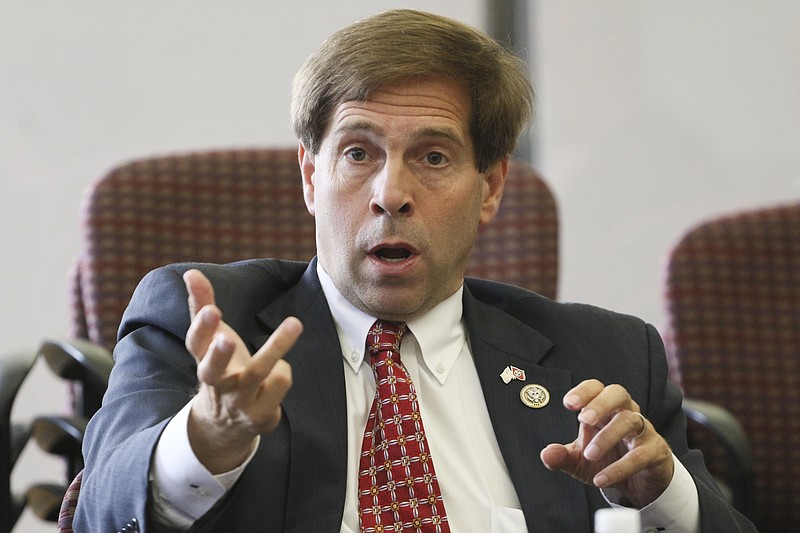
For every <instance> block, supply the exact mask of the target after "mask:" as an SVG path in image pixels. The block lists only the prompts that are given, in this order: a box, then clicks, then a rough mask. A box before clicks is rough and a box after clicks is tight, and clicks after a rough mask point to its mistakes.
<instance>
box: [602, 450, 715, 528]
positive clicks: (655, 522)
mask: <svg viewBox="0 0 800 533" xmlns="http://www.w3.org/2000/svg"><path fill="white" fill-rule="evenodd" d="M672 462H673V464H674V465H675V471H674V473H673V475H672V481H670V483H669V485H668V486H667V488H666V489H665V490H664V492H662V493H661V495H660V496H659V497H658V498H656V499H655V500H654V501H653V502H652V503H650V504H649V505H646V506H645V507H643V508H642V509H641V510H640V511H639V513H640V517H641V520H642V529H643V530H644V531H649V530H650V531H653V530H655V531H669V532H676V533H677V532H681V533H683V532H687V533H699V531H700V497H699V495H698V493H697V486H696V485H695V484H694V479H693V478H692V475H691V474H690V473H689V471H688V470H686V467H685V466H683V463H681V462H680V461H679V460H678V458H677V457H675V454H673V455H672ZM601 492H602V493H603V497H604V498H605V499H606V501H607V502H608V503H609V505H611V507H622V505H619V504H618V503H617V502H618V501H619V492H618V491H617V490H615V489H603V490H601Z"/></svg>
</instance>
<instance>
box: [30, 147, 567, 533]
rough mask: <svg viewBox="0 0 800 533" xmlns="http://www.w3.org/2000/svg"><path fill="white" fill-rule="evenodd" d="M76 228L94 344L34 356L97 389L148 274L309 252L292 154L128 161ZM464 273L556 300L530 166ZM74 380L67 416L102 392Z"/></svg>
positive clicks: (547, 210) (553, 216) (544, 195)
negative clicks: (76, 387) (176, 265)
mask: <svg viewBox="0 0 800 533" xmlns="http://www.w3.org/2000/svg"><path fill="white" fill-rule="evenodd" d="M81 224H82V226H81V233H82V235H83V242H82V248H81V251H80V253H79V254H78V257H77V259H76V261H75V263H74V265H73V269H72V272H71V279H72V290H71V294H72V297H73V302H72V309H73V335H74V337H76V338H78V339H84V340H88V341H91V343H94V345H95V346H94V348H93V349H92V350H91V353H89V352H88V351H87V349H86V348H87V347H86V346H85V344H84V345H82V346H80V347H77V346H75V345H74V343H72V342H65V341H47V342H46V343H45V344H44V345H43V350H44V349H45V348H46V349H47V354H48V356H49V358H48V362H51V367H53V368H54V369H56V368H58V369H60V370H58V372H60V373H61V374H60V375H62V374H63V373H64V372H65V369H71V370H70V371H69V372H68V373H69V374H70V375H73V376H75V375H81V376H93V377H95V378H97V377H99V378H100V380H99V382H100V383H101V384H102V378H103V376H105V379H106V380H107V378H108V371H109V370H110V366H109V367H107V364H106V363H107V362H110V360H111V359H110V357H111V355H110V354H111V351H112V350H113V348H114V345H115V343H116V333H117V328H118V327H119V322H120V318H121V316H122V313H123V311H124V310H125V307H126V306H127V304H128V301H129V299H130V297H131V294H132V293H133V291H134V289H135V287H136V285H137V284H138V282H139V280H140V279H141V278H142V277H143V276H144V275H145V274H146V273H147V272H148V271H150V270H152V269H153V268H156V267H158V266H161V265H165V264H168V263H173V262H177V261H205V262H214V263H225V262H230V261H235V260H239V259H246V258H252V257H277V258H283V259H297V260H309V259H311V258H312V257H313V256H314V254H315V251H316V245H315V235H314V218H313V217H312V216H311V215H309V214H308V212H307V211H306V209H305V205H304V203H303V193H302V183H301V177H300V170H299V166H298V162H297V150H296V148H278V149H237V150H215V151H198V152H191V153H184V154H177V155H166V156H159V157H152V158H145V159H139V160H135V161H131V162H129V163H126V164H123V165H121V166H119V167H117V168H114V169H112V170H111V171H110V172H109V173H108V174H107V175H105V176H104V177H102V178H101V179H100V180H99V181H97V182H95V183H94V184H93V185H92V186H91V187H90V188H89V190H88V192H87V195H86V198H85V202H84V204H83V209H82V222H81ZM467 274H468V275H474V276H481V277H486V278H490V279H496V280H500V281H505V282H508V283H514V284H517V285H521V286H524V287H527V288H529V289H532V290H534V291H537V292H539V293H541V294H544V295H545V296H548V297H551V298H554V297H555V296H556V282H557V276H558V214H557V208H556V203H555V199H554V197H553V194H552V193H551V191H550V189H549V187H548V185H547V184H546V183H545V182H544V181H543V180H542V178H541V177H540V176H539V175H538V174H537V173H536V172H535V171H534V170H533V169H532V168H531V167H530V166H528V165H526V164H523V163H520V162H517V161H513V162H512V163H511V166H510V172H509V177H508V181H507V185H506V190H505V194H504V197H503V203H502V205H501V209H500V212H499V213H498V216H497V218H496V220H495V221H493V222H492V223H491V224H489V225H486V226H483V227H481V228H480V230H479V235H478V238H477V241H476V245H475V249H474V252H473V258H472V262H471V264H470V266H469V270H468V272H467ZM103 359H105V360H106V363H104V362H103ZM77 381H78V382H80V383H81V384H82V386H83V391H81V392H80V393H79V394H78V395H77V396H76V398H82V399H83V400H82V402H81V403H82V407H81V408H80V409H76V410H80V411H81V412H82V413H83V414H84V415H85V416H87V417H88V416H91V414H93V412H94V410H96V409H97V407H98V406H99V404H97V403H96V402H98V401H99V397H98V396H96V395H95V392H99V394H101V395H102V392H103V391H104V387H102V386H100V387H98V386H97V382H98V380H97V379H95V380H93V381H88V380H77ZM87 388H90V389H91V390H89V391H88V392H89V393H88V394H87V390H86V389H87ZM67 508H69V507H68V506H67ZM65 523H66V522H65Z"/></svg>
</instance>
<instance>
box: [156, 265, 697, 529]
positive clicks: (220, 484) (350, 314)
mask: <svg viewBox="0 0 800 533" xmlns="http://www.w3.org/2000/svg"><path fill="white" fill-rule="evenodd" d="M318 274H319V278H320V281H321V283H322V288H323V291H324V293H325V297H326V299H327V301H328V304H329V306H330V309H331V313H332V315H333V318H334V322H335V323H336V328H337V332H338V334H339V342H340V344H341V348H342V355H343V365H344V370H345V372H344V374H345V385H346V390H347V413H348V415H347V416H348V419H347V431H348V456H347V487H346V495H345V507H344V515H343V520H342V527H341V533H357V532H358V495H357V487H358V465H359V460H360V453H361V443H362V440H363V433H364V428H365V426H366V420H367V417H368V416H369V411H370V408H371V406H372V400H373V398H374V395H375V379H374V377H373V374H372V369H371V368H370V365H369V358H368V357H365V351H366V350H365V341H366V337H367V332H368V331H369V329H370V327H371V326H372V324H373V323H374V321H375V318H374V317H371V316H369V315H367V314H365V313H363V312H361V311H360V310H358V309H356V308H355V307H353V306H352V305H351V304H350V303H349V302H347V300H345V299H344V297H343V296H342V295H341V293H339V291H338V290H337V289H336V288H335V286H334V285H333V282H332V280H331V279H330V277H329V276H328V275H327V274H326V273H325V272H324V271H323V270H322V268H321V267H318ZM462 296H463V287H462V288H461V289H459V290H458V291H457V292H456V293H455V294H453V295H452V296H451V297H450V298H448V299H446V300H445V301H443V302H441V303H440V304H439V305H438V306H436V307H435V308H434V309H432V310H431V311H430V312H429V313H427V314H426V315H425V316H424V317H421V318H419V319H417V320H412V321H410V322H408V331H407V333H406V335H405V336H404V337H403V341H402V344H401V352H400V354H401V360H402V362H403V364H404V365H405V367H406V369H407V370H408V372H409V374H410V376H411V379H412V381H413V382H414V385H415V387H416V390H417V395H418V397H419V404H420V411H421V414H422V420H423V424H424V427H425V430H426V434H427V436H428V445H429V447H430V449H431V456H432V459H433V463H434V467H435V469H436V474H437V476H438V478H439V485H440V487H441V490H442V499H443V501H444V505H445V509H446V512H447V516H448V520H449V522H450V527H451V530H452V531H454V532H469V531H475V532H481V533H485V532H492V533H497V532H503V533H516V532H519V533H523V532H526V531H528V528H527V525H526V523H525V518H524V516H523V514H522V511H521V506H520V504H519V500H518V498H517V495H516V492H515V490H514V487H513V484H512V483H511V479H510V477H509V475H508V471H507V469H506V465H505V463H504V461H503V458H502V456H501V453H500V449H499V446H498V444H497V440H496V439H495V437H494V431H493V429H492V425H491V420H490V419H489V414H488V411H487V409H486V405H485V402H484V400H483V394H482V390H481V385H480V382H479V379H478V374H477V371H476V369H475V365H474V363H473V360H472V354H471V352H470V348H469V342H468V337H467V333H466V330H465V328H464V324H463V322H462V319H461V318H462ZM498 379H499V378H498ZM190 406H191V402H190V403H189V404H187V406H186V407H185V408H184V409H183V410H182V411H181V412H180V413H179V414H178V415H176V417H175V418H173V420H172V421H170V423H169V424H168V425H167V427H166V429H165V431H164V433H163V434H162V436H161V439H160V441H159V444H158V446H157V448H156V453H155V458H154V462H153V468H152V471H151V479H152V480H153V483H152V487H153V500H154V514H155V518H156V520H157V521H158V522H159V523H162V524H163V525H169V526H171V527H178V528H183V529H187V528H188V527H189V526H190V525H191V524H192V523H193V522H194V521H195V520H197V519H198V518H200V517H201V516H202V515H203V514H204V513H205V512H207V511H208V510H209V509H210V508H211V507H212V506H213V505H214V504H215V503H216V502H217V501H218V500H219V499H220V498H221V497H222V496H223V495H224V494H225V492H226V491H227V490H228V489H229V488H230V487H232V486H233V484H234V483H235V482H236V480H237V479H238V477H239V475H240V474H241V472H242V470H243V469H244V467H245V466H246V465H247V463H248V462H249V459H248V460H247V461H246V462H245V464H243V465H242V466H241V467H239V468H238V469H236V470H234V471H231V472H228V473H225V474H222V475H219V476H212V475H211V474H210V473H209V472H208V471H207V470H206V469H205V468H204V467H203V466H202V465H201V464H200V463H199V462H198V461H197V459H196V458H195V456H194V454H193V453H192V450H191V446H190V444H189V442H188V435H187V431H186V422H187V419H188V412H189V409H190ZM453 413H458V416H453ZM465 415H466V416H465ZM266 438H268V437H266ZM256 447H257V446H254V452H255V449H256ZM251 457H252V455H251ZM531 460H534V461H535V460H539V458H538V456H536V455H532V456H531ZM674 462H675V475H674V477H673V480H672V483H671V484H670V486H669V487H668V488H667V490H666V491H665V492H664V493H663V494H662V495H661V496H660V497H659V498H658V499H657V500H656V501H655V502H653V503H651V504H650V505H648V506H647V507H646V508H645V509H643V510H642V511H641V517H642V524H643V526H648V525H653V526H658V527H663V528H666V530H667V531H675V532H684V531H686V532H691V531H699V502H698V496H697V489H696V487H695V485H694V481H693V480H692V478H691V475H690V474H689V473H688V472H687V471H686V469H685V468H684V467H683V466H682V465H681V463H680V461H678V460H677V459H675V460H674ZM464 465H470V468H464ZM565 475H566V474H565ZM604 495H605V496H606V499H607V500H608V501H609V503H611V505H615V503H614V498H613V496H614V495H613V492H612V491H607V493H604Z"/></svg>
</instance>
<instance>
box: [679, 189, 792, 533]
mask: <svg viewBox="0 0 800 533" xmlns="http://www.w3.org/2000/svg"><path fill="white" fill-rule="evenodd" d="M665 289H666V290H665V300H666V304H667V314H668V325H667V330H666V331H665V338H666V340H667V347H668V357H669V358H670V363H671V368H672V372H673V380H674V381H676V382H677V383H679V384H680V385H681V386H682V388H683V389H684V391H685V393H686V395H687V396H690V397H694V398H700V399H703V400H707V401H711V402H714V403H716V404H718V405H721V406H723V407H725V408H726V409H728V410H729V411H730V412H732V413H733V414H734V416H735V417H736V418H737V419H738V420H739V421H740V422H741V424H742V426H743V428H744V430H745V432H746V434H747V436H748V438H749V440H750V445H751V448H752V455H753V461H754V469H755V474H756V486H755V506H754V507H755V509H754V513H755V514H754V519H755V522H756V525H757V526H758V527H759V530H760V531H764V532H769V531H786V528H787V527H789V526H788V525H789V524H798V523H800V203H797V204H794V205H784V206H778V207H772V208H764V209H758V210H751V211H747V212H741V213H735V214H731V215H728V216H724V217H720V218H716V219H713V220H709V221H707V222H704V223H702V224H701V225H699V226H697V227H694V228H693V229H691V230H690V231H688V232H687V233H686V234H685V235H684V236H683V237H682V238H681V239H680V240H679V242H678V243H677V245H676V246H675V247H674V248H673V249H672V250H671V252H670V254H669V256H668V259H667V262H666V277H665ZM701 447H702V446H701ZM704 453H705V454H706V458H707V461H708V463H709V468H710V469H711V470H712V472H713V471H714V470H715V469H719V468H722V466H721V463H722V461H723V460H722V452H720V451H719V450H714V449H713V448H712V449H704Z"/></svg>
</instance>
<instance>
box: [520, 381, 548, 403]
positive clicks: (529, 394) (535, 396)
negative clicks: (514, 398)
mask: <svg viewBox="0 0 800 533" xmlns="http://www.w3.org/2000/svg"><path fill="white" fill-rule="evenodd" d="M519 398H520V400H522V403H524V404H525V405H527V406H528V407H530V408H531V409H541V408H542V407H544V406H545V405H547V404H548V403H549V402H550V393H549V392H548V391H547V389H545V388H544V387H542V386H541V385H538V384H536V383H531V384H530V385H525V386H524V387H522V390H520V391H519Z"/></svg>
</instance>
